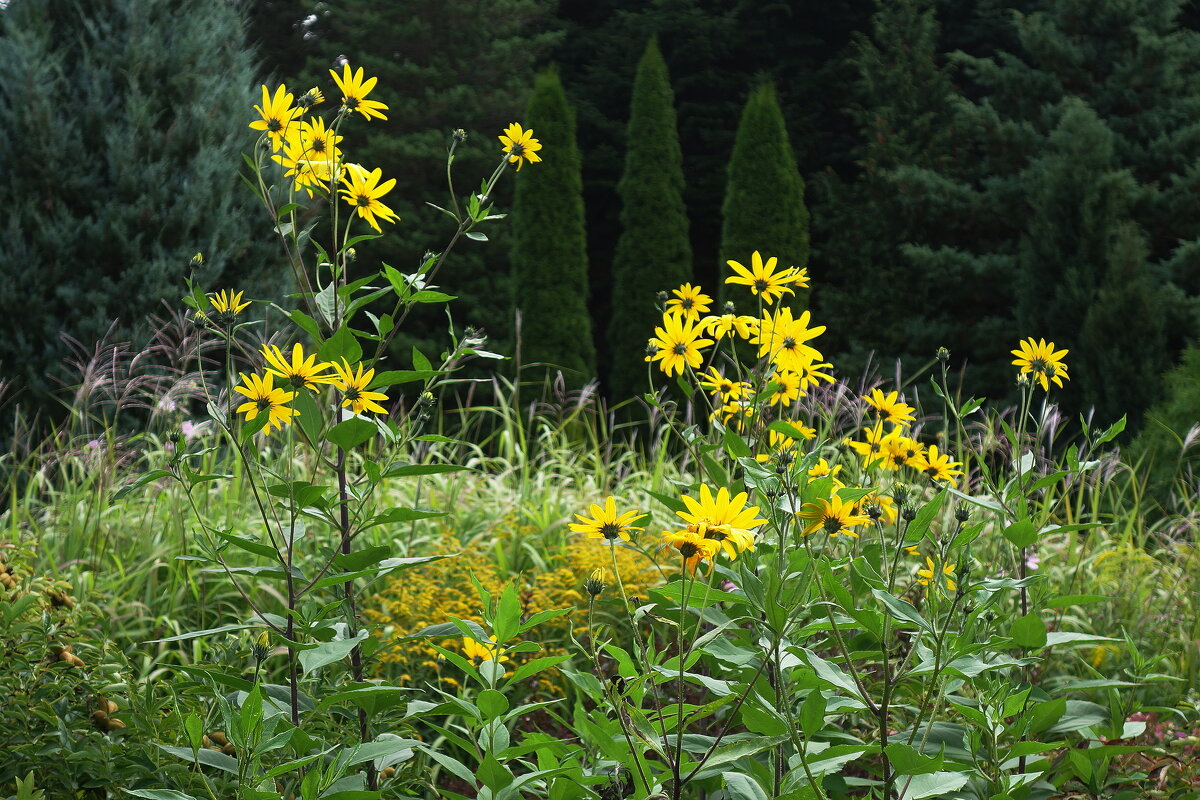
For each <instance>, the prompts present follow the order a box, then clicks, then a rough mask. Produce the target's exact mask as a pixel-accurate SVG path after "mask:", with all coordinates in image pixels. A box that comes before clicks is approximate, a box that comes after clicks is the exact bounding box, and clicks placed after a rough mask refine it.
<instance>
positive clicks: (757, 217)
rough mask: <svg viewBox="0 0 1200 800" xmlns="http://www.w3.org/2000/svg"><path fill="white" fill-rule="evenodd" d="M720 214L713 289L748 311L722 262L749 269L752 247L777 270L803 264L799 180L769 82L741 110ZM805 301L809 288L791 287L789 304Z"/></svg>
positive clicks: (804, 215)
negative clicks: (718, 279) (774, 261)
mask: <svg viewBox="0 0 1200 800" xmlns="http://www.w3.org/2000/svg"><path fill="white" fill-rule="evenodd" d="M721 217H722V226H721V265H720V272H719V274H720V276H721V286H720V287H719V289H718V291H719V294H720V298H721V300H722V301H724V300H734V301H735V302H737V301H741V303H742V306H743V310H744V311H745V310H748V305H747V303H746V301H745V296H744V293H743V292H738V291H732V290H734V289H736V288H738V287H732V286H731V287H726V286H725V278H727V277H729V276H730V275H732V274H734V273H733V270H731V269H730V268H729V266H728V265H727V263H726V262H728V261H730V260H733V261H737V262H738V263H740V264H743V265H745V266H747V267H749V265H750V257H751V254H752V253H753V252H754V251H755V250H757V251H759V252H760V253H762V256H763V259H767V258H770V257H775V258H778V259H779V266H780V268H786V267H796V268H797V269H800V268H802V267H806V266H808V209H807V208H805V206H804V179H803V178H801V177H800V172H799V170H798V169H797V168H796V157H795V154H794V153H793V152H792V145H791V143H790V142H789V140H788V133H787V127H786V125H785V124H784V120H783V112H781V111H780V109H779V102H778V100H776V98H775V88H774V87H773V86H772V85H770V84H762V85H760V86H759V87H758V88H756V89H755V90H754V91H752V92H751V93H750V98H749V100H747V101H746V107H745V109H743V111H742V120H741V122H740V123H739V124H738V129H737V138H736V139H735V140H734V145H733V154H732V156H731V157H730V159H729V182H728V183H727V184H726V187H725V203H724V205H723V206H722V207H721ZM714 288H717V287H714ZM807 300H808V290H807V289H796V298H795V300H793V301H792V305H793V306H794V307H796V308H803V307H804V306H806V305H807V304H808V303H807ZM744 311H743V313H744Z"/></svg>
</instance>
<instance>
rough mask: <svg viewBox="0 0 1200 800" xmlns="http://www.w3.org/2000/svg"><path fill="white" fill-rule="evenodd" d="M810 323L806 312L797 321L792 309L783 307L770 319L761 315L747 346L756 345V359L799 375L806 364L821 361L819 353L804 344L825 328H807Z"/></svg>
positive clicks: (765, 315) (768, 315) (770, 316)
mask: <svg viewBox="0 0 1200 800" xmlns="http://www.w3.org/2000/svg"><path fill="white" fill-rule="evenodd" d="M810 320H811V316H810V315H809V313H808V312H807V311H805V312H803V313H802V314H801V315H800V317H799V319H797V318H794V317H793V316H792V310H791V309H790V308H788V307H787V306H784V307H783V308H780V309H779V310H778V311H776V312H775V314H774V315H773V316H772V315H771V314H764V315H763V318H762V319H761V320H759V323H758V331H757V332H755V334H754V336H752V337H751V338H750V343H751V344H756V345H758V357H759V358H762V357H764V356H766V357H769V358H770V359H771V360H772V361H773V362H775V366H776V367H778V368H779V369H786V370H791V371H792V372H800V371H801V370H802V369H803V368H804V366H805V365H806V364H811V363H813V362H816V361H820V360H821V353H820V351H819V350H817V349H816V348H814V347H811V346H809V345H807V344H805V342H807V341H808V340H810V339H815V338H816V337H818V336H820V335H821V334H822V333H824V332H825V326H824V325H818V326H817V327H815V328H810V327H808V323H809V321H810Z"/></svg>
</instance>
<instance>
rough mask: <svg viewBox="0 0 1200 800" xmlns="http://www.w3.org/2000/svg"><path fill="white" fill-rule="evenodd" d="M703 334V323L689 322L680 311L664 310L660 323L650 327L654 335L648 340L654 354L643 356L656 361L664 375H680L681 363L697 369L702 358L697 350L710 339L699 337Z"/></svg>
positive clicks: (708, 343) (706, 344)
mask: <svg viewBox="0 0 1200 800" xmlns="http://www.w3.org/2000/svg"><path fill="white" fill-rule="evenodd" d="M703 334H704V326H703V325H697V324H693V323H692V322H691V321H689V320H687V319H684V317H683V316H682V315H680V314H666V315H664V316H663V324H662V327H661V328H655V329H654V338H653V339H651V340H650V344H651V345H652V346H653V347H656V348H658V349H657V351H656V352H655V353H654V355H651V356H646V360H647V361H658V362H659V364H658V366H659V368H661V369H662V371H663V372H665V373H666V374H667V375H671V374H675V375H682V374H683V368H684V367H685V366H688V367H691V368H692V369H698V368H699V367H700V364H701V363H702V362H703V361H704V357H703V356H702V355H701V354H700V351H701V350H702V349H703V348H705V347H708V346H709V345H710V344H712V343H713V342H712V339H702V338H700V337H701V336H703Z"/></svg>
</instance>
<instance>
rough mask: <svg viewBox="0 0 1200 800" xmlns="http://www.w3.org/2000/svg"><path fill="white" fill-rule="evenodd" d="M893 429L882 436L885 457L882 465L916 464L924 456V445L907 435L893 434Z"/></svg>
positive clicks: (894, 467)
mask: <svg viewBox="0 0 1200 800" xmlns="http://www.w3.org/2000/svg"><path fill="white" fill-rule="evenodd" d="M895 433H896V432H895V431H893V432H892V433H890V434H888V435H887V436H885V437H884V438H883V448H884V452H885V454H886V455H885V459H884V462H883V465H884V467H885V468H887V469H900V468H901V467H913V468H914V469H919V467H918V466H917V465H918V464H919V463H920V460H921V458H923V457H924V456H925V445H923V444H921V443H920V442H918V441H917V440H916V439H913V438H911V437H908V436H898V435H895Z"/></svg>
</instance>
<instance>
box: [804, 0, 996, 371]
mask: <svg viewBox="0 0 1200 800" xmlns="http://www.w3.org/2000/svg"><path fill="white" fill-rule="evenodd" d="M938 35H939V26H938V22H937V19H936V17H935V14H934V7H933V3H932V0H903V2H895V3H886V4H881V5H880V6H879V10H878V12H877V13H876V14H875V16H874V17H873V18H872V32H871V35H870V36H869V37H868V36H865V35H860V36H858V37H857V38H856V39H855V43H854V49H853V54H852V55H851V57H850V64H851V65H852V66H853V68H854V70H855V72H856V73H857V81H856V83H855V85H854V92H853V95H852V99H853V101H854V105H853V106H852V109H851V112H850V116H851V118H852V119H853V120H854V122H855V125H856V127H857V129H858V131H859V135H860V137H861V140H860V144H859V147H858V149H857V151H856V153H855V154H856V156H857V161H858V164H859V165H860V167H861V170H860V172H859V173H858V174H857V175H856V176H854V178H853V180H847V179H843V178H841V177H839V176H838V175H837V174H835V173H833V172H832V171H826V172H824V173H822V174H821V175H819V176H818V177H817V180H816V181H815V182H814V194H815V196H816V201H815V203H814V212H813V220H814V227H815V228H817V234H818V235H819V236H820V239H821V241H820V243H819V252H818V253H817V255H816V257H815V258H814V259H813V266H812V268H811V269H810V272H811V273H812V279H813V304H814V306H815V312H814V313H815V315H816V317H817V320H818V321H819V322H821V323H823V324H827V325H828V326H829V331H828V333H827V334H826V335H827V336H828V337H829V338H828V340H827V343H828V346H829V351H830V352H829V354H830V355H831V356H832V360H833V363H834V364H835V366H836V367H837V368H838V371H839V372H840V373H841V374H842V375H843V376H853V375H856V374H858V373H860V372H861V370H863V369H864V368H865V365H866V363H867V361H868V359H869V358H870V357H871V353H872V351H875V353H876V354H877V356H878V357H880V358H884V359H891V358H904V359H905V360H906V361H907V362H909V363H910V364H912V365H913V366H915V365H917V364H920V363H922V362H925V361H927V360H928V359H929V358H931V357H932V355H933V353H934V351H935V350H936V349H937V347H939V346H947V347H950V348H951V349H952V350H953V351H954V352H955V359H956V361H960V360H962V359H963V358H969V357H971V356H972V354H973V353H974V352H975V350H976V348H977V347H978V345H979V344H980V343H983V342H988V341H991V340H993V339H994V338H995V336H996V329H997V327H998V325H997V323H996V321H995V320H994V319H993V317H992V315H994V314H995V313H996V311H998V310H999V309H997V308H996V306H995V303H994V296H993V294H992V293H991V292H990V291H989V289H988V285H989V283H991V280H992V278H991V276H992V275H993V274H995V273H996V272H997V268H998V265H995V264H988V263H983V264H979V263H964V259H961V258H958V257H956V254H954V253H951V252H947V251H946V250H945V249H944V248H943V247H942V245H943V244H944V243H945V242H948V241H953V239H952V237H953V236H954V234H955V233H956V231H953V230H950V231H948V230H946V228H945V225H944V222H943V220H944V219H945V215H944V213H943V211H942V208H943V207H944V206H945V205H946V204H953V203H957V202H963V201H964V200H965V198H966V197H969V196H970V190H969V188H967V187H962V186H956V185H954V184H952V183H950V182H949V181H947V180H945V179H943V178H942V177H941V176H940V175H939V174H938V173H937V172H935V171H934V170H935V169H940V168H945V167H947V166H948V165H951V164H953V162H954V160H955V159H956V158H957V157H958V154H957V150H956V142H957V139H958V137H959V134H958V131H957V130H956V128H955V126H954V85H953V82H952V74H951V72H950V71H949V70H947V69H946V68H945V67H944V65H943V64H942V63H941V61H940V59H939V57H938V47H937V44H938ZM911 243H921V245H922V247H923V248H924V250H922V251H920V252H919V253H918V254H917V255H915V256H914V254H913V253H912V252H910V245H911ZM918 261H919V262H920V263H921V267H920V268H917V266H916V263H917V262H918Z"/></svg>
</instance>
